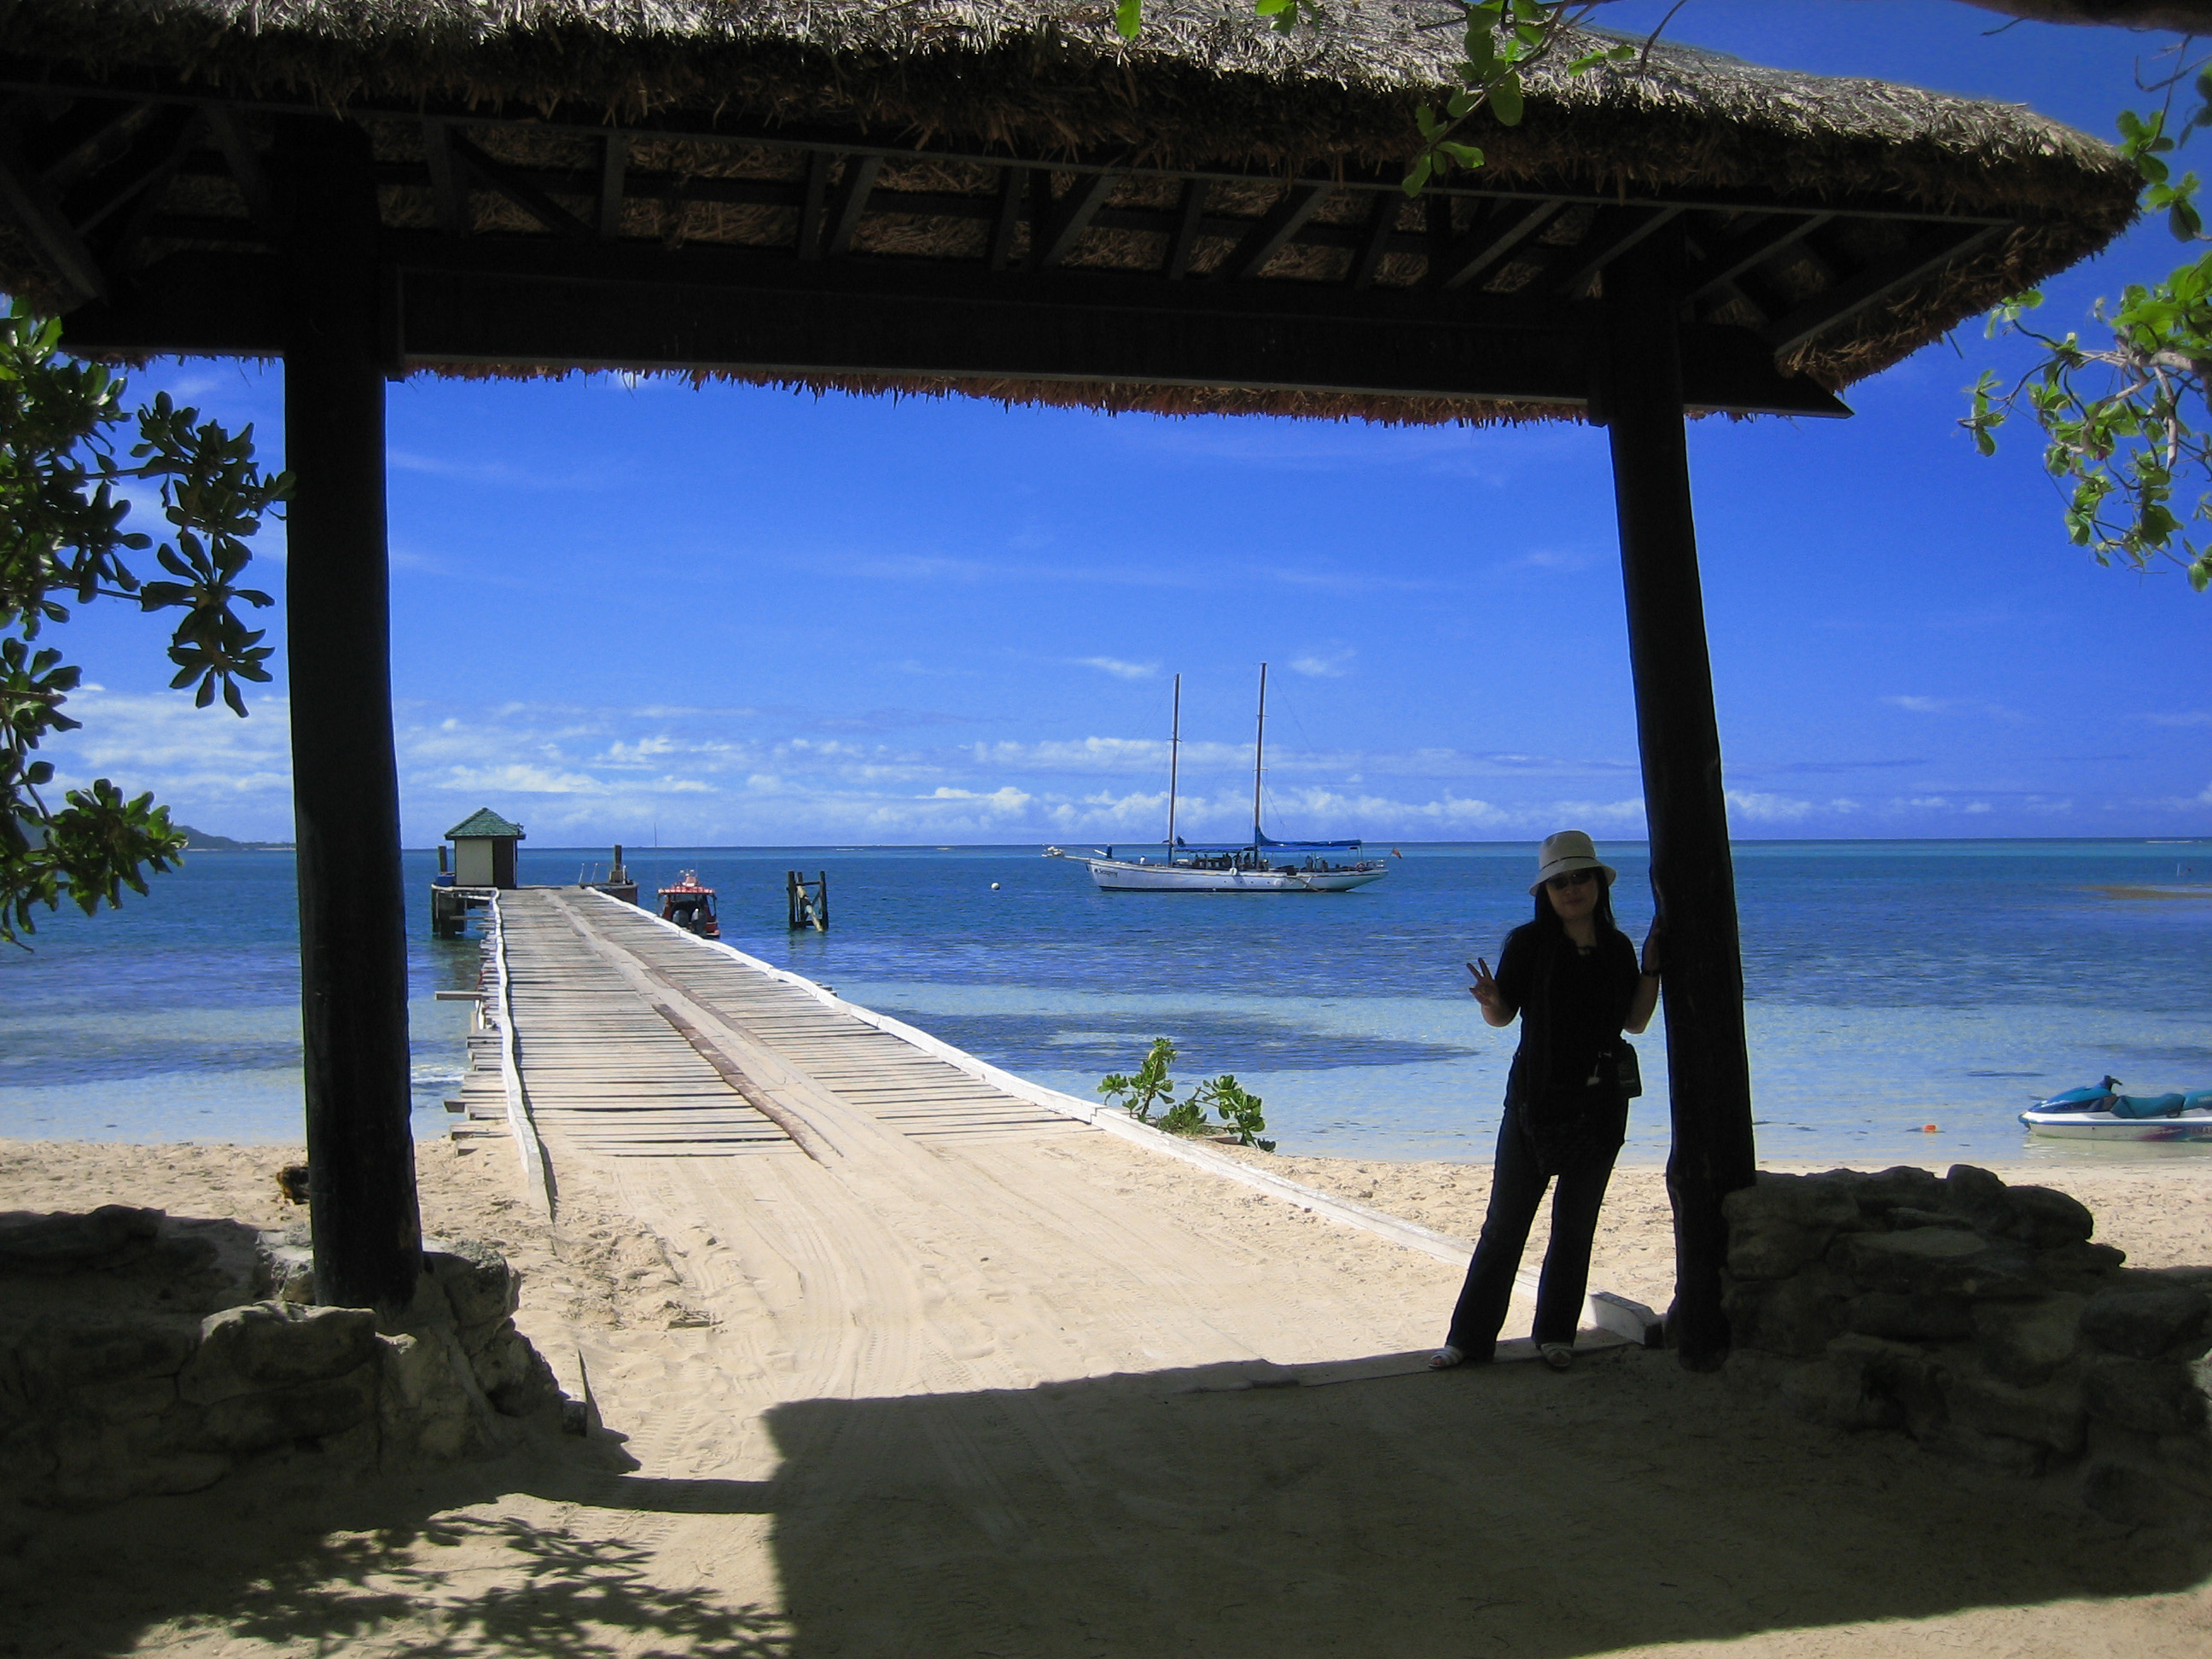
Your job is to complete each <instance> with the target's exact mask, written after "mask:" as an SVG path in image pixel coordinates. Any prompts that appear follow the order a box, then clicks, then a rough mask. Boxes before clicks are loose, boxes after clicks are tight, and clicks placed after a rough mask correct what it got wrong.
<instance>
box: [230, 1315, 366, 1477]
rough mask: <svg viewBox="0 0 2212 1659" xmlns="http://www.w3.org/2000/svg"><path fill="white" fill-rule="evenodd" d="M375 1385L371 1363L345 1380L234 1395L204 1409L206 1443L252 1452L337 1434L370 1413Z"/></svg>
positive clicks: (359, 1368) (339, 1378)
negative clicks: (205, 1410)
mask: <svg viewBox="0 0 2212 1659" xmlns="http://www.w3.org/2000/svg"><path fill="white" fill-rule="evenodd" d="M346 1311H351V1310H346ZM377 1382H378V1367H377V1365H376V1364H375V1363H374V1361H371V1362H370V1363H368V1364H363V1365H359V1366H356V1368H355V1369H354V1370H350V1371H349V1372H347V1373H346V1374H345V1375H344V1376H333V1377H325V1378H324V1379H322V1380H320V1381H319V1382H313V1383H295V1384H294V1385H293V1386H291V1387H289V1388H277V1389H262V1390H260V1391H259V1392H258V1393H253V1394H238V1395H230V1396H228V1398H225V1399H223V1400H222V1401H218V1402H216V1404H214V1405H211V1406H210V1407H208V1409H207V1412H206V1413H205V1416H204V1419H203V1424H202V1431H203V1432H204V1435H205V1437H206V1439H205V1443H206V1445H207V1446H208V1448H209V1449H214V1450H219V1451H227V1452H255V1451H266V1450H268V1449H270V1447H272V1446H281V1445H285V1444H287V1443H290V1442H293V1441H299V1440H320V1439H321V1438H323V1437H325V1436H326V1435H334V1434H337V1433H339V1432H341V1431H343V1430H346V1429H349V1428H351V1427H353V1426H354V1425H356V1423H359V1422H361V1421H362V1420H363V1419H366V1418H368V1417H371V1416H373V1415H374V1413H375V1412H376V1402H377Z"/></svg>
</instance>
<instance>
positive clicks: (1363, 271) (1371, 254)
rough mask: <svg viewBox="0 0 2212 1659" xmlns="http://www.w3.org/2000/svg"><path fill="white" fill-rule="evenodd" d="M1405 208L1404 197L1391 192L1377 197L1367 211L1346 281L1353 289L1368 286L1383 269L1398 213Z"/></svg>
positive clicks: (1396, 223)
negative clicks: (1365, 220) (1364, 224)
mask: <svg viewBox="0 0 2212 1659" xmlns="http://www.w3.org/2000/svg"><path fill="white" fill-rule="evenodd" d="M1404 205H1405V201H1404V198H1403V197H1401V196H1399V195H1397V194H1396V193H1395V192H1393V193H1391V194H1389V195H1377V196H1376V198H1375V201H1374V203H1373V204H1372V205H1371V206H1370V208H1369V209H1368V210H1367V225H1366V228H1365V229H1364V230H1363V231H1362V232H1361V234H1360V238H1359V251H1358V252H1357V253H1356V254H1354V255H1353V257H1352V273H1351V275H1350V276H1349V277H1348V278H1347V279H1346V280H1347V281H1349V282H1350V283H1351V284H1352V287H1353V288H1355V289H1361V288H1365V287H1367V286H1368V285H1369V284H1370V283H1373V282H1374V280H1375V273H1376V271H1377V270H1381V269H1382V265H1383V258H1385V257H1386V256H1387V255H1388V254H1389V252H1390V242H1391V238H1392V236H1393V234H1395V231H1396V229H1397V227H1398V210H1400V209H1401V207H1403V206H1404Z"/></svg>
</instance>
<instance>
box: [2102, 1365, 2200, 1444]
mask: <svg viewBox="0 0 2212 1659" xmlns="http://www.w3.org/2000/svg"><path fill="white" fill-rule="evenodd" d="M2081 1401H2082V1404H2083V1405H2085V1406H2086V1407H2088V1411H2089V1414H2090V1415H2091V1416H2092V1417H2097V1418H2101V1419H2104V1420H2105V1421H2106V1422H2108V1423H2116V1424H2118V1425H2119V1426H2120V1427H2122V1428H2125V1429H2134V1430H2136V1431H2138V1432H2140V1433H2143V1434H2185V1433H2189V1432H2192V1431H2197V1430H2200V1429H2201V1428H2202V1427H2203V1423H2204V1417H2205V1412H2204V1395H2203V1393H2201V1392H2200V1391H2199V1390H2198V1389H2197V1383H2196V1379H2195V1378H2194V1377H2193V1376H2191V1372H2190V1368H2189V1367H2188V1366H2186V1365H2180V1364H2166V1363H2163V1362H2161V1361H2159V1360H2154V1359H2128V1358H2120V1357H2118V1356H2115V1355H2106V1354H2098V1355H2093V1356H2091V1357H2090V1358H2087V1359H2085V1360H2084V1361H2083V1362H2082V1365H2081Z"/></svg>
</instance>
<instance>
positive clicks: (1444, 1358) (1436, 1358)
mask: <svg viewBox="0 0 2212 1659" xmlns="http://www.w3.org/2000/svg"><path fill="white" fill-rule="evenodd" d="M1466 1358H1467V1356H1466V1355H1465V1354H1463V1353H1462V1352H1460V1351H1459V1350H1458V1349H1457V1348H1455V1347H1454V1346H1452V1345H1451V1344H1450V1343H1449V1342H1447V1343H1445V1344H1444V1345H1443V1347H1441V1348H1438V1349H1437V1351H1436V1352H1434V1353H1432V1354H1431V1355H1430V1356H1429V1369H1430V1370H1432V1371H1448V1370H1450V1369H1451V1368H1452V1367H1453V1366H1455V1365H1456V1364H1461V1363H1462V1362H1463V1361H1464V1360H1465V1359H1466Z"/></svg>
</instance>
